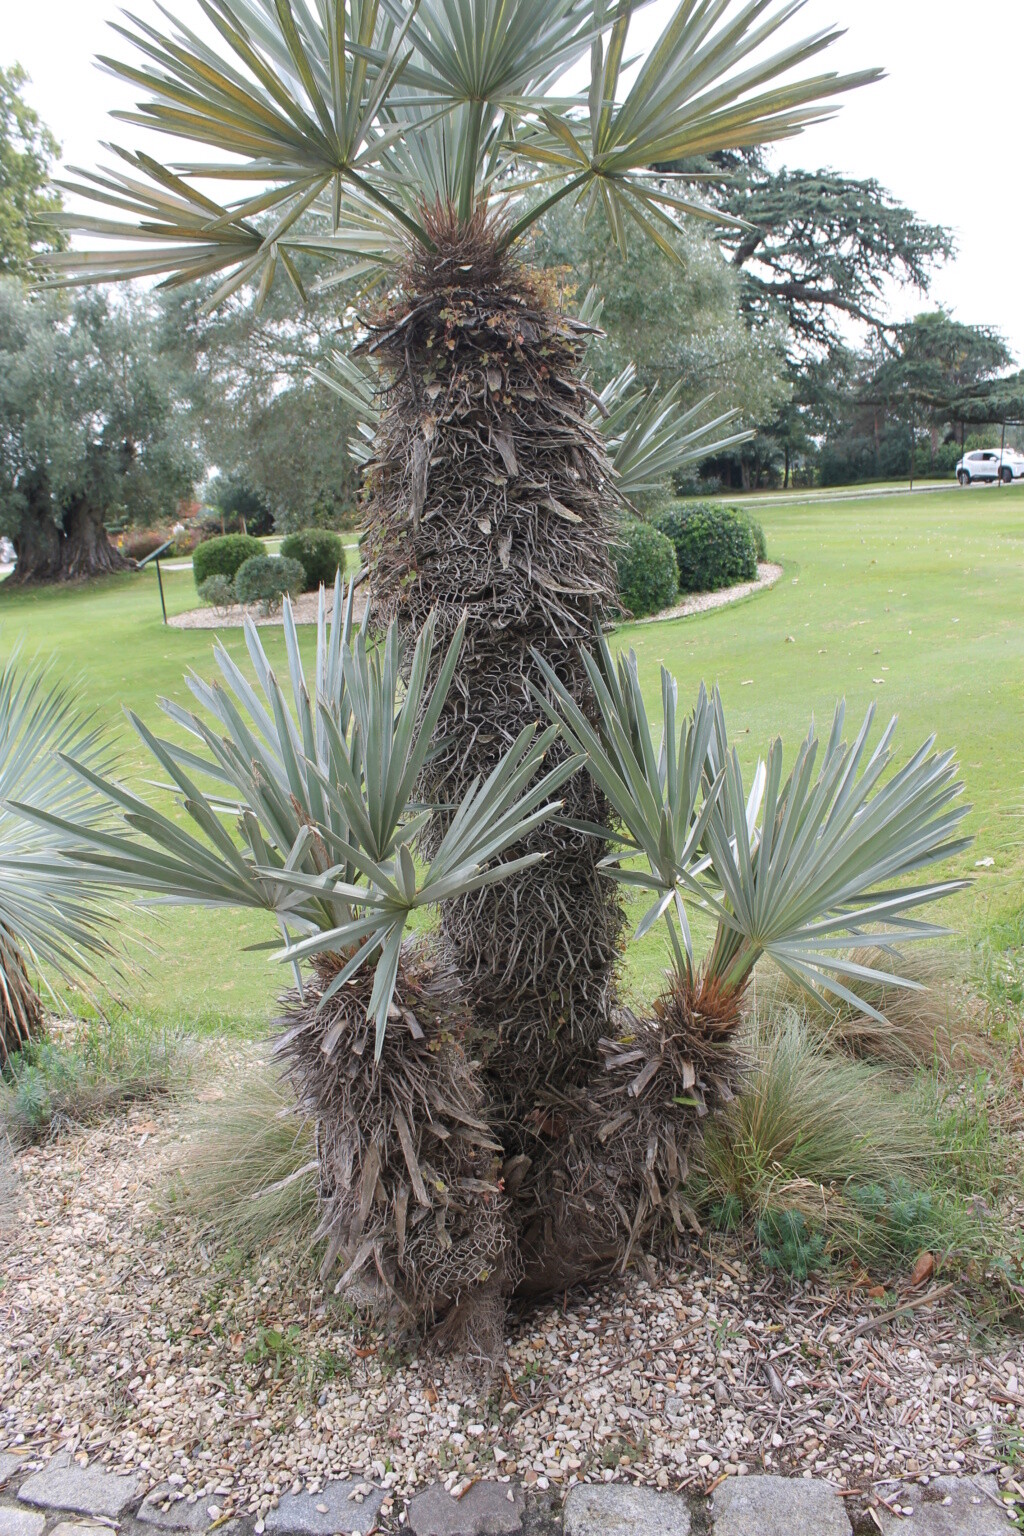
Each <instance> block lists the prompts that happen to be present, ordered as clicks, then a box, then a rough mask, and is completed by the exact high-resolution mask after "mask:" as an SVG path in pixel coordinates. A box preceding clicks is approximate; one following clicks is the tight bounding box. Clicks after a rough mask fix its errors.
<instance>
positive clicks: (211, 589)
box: [199, 571, 235, 608]
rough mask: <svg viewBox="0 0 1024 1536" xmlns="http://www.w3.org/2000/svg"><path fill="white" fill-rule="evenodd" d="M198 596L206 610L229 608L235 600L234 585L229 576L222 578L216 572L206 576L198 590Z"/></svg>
mask: <svg viewBox="0 0 1024 1536" xmlns="http://www.w3.org/2000/svg"><path fill="white" fill-rule="evenodd" d="M199 596H200V597H201V598H202V600H203V602H204V603H205V604H206V606H207V607H208V608H230V607H231V604H232V603H233V602H234V600H235V584H234V582H233V581H232V580H231V577H230V576H222V575H221V574H220V572H219V571H217V572H215V573H214V575H212V576H207V578H206V580H205V581H204V582H203V584H202V585H201V586H200V588H199Z"/></svg>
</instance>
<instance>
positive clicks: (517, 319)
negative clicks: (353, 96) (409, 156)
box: [367, 223, 622, 1219]
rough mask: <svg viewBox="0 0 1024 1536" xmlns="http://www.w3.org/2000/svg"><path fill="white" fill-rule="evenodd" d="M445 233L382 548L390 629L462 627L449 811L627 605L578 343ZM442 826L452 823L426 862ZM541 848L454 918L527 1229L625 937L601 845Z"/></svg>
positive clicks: (383, 447) (437, 793)
mask: <svg viewBox="0 0 1024 1536" xmlns="http://www.w3.org/2000/svg"><path fill="white" fill-rule="evenodd" d="M432 233H434V234H435V239H436V244H437V251H436V253H435V254H432V255H431V256H427V255H426V254H422V255H420V256H419V257H418V258H417V260H416V262H415V264H414V265H413V266H412V268H411V270H410V272H409V274H408V280H407V284H406V297H405V300H404V302H403V303H402V304H401V305H400V307H398V308H397V309H396V310H394V311H392V312H391V313H389V314H388V315H387V316H386V317H385V318H384V319H383V320H382V322H381V323H380V325H379V326H378V327H377V329H376V335H375V339H374V341H373V342H372V347H373V349H374V351H375V352H376V355H377V357H378V359H379V360H380V362H381V363H382V364H383V367H384V375H385V397H384V406H385V410H384V414H383V419H382V423H381V427H380V432H379V436H378V441H377V445H376V453H375V457H374V461H373V463H372V465H371V468H370V478H369V489H370V519H369V538H368V541H367V548H368V553H369V564H370V573H371V577H370V579H371V591H372V597H373V605H374V608H373V611H374V614H375V616H376V618H378V619H379V620H380V621H381V622H388V621H390V619H391V618H393V617H395V616H397V617H398V618H399V620H400V622H401V623H402V625H403V626H404V627H405V628H406V629H407V630H408V632H410V633H413V632H415V631H416V630H418V629H419V627H420V626H421V625H422V624H423V622H424V620H425V619H426V617H427V615H428V613H429V612H430V611H431V609H436V610H437V613H438V635H439V638H443V637H444V636H446V635H448V634H450V633H451V632H452V631H453V630H454V629H455V627H456V625H457V624H458V623H459V620H460V619H461V617H462V615H463V613H464V612H465V613H466V614H467V616H468V624H467V630H466V640H465V644H464V648H463V653H462V659H461V662H460V670H459V672H458V674H457V675H456V680H455V685H454V686H453V688H452V690H451V693H450V695H449V702H448V705H447V707H446V711H445V714H444V716H443V717H442V720H441V722H440V724H439V727H438V732H437V736H438V741H439V745H440V750H439V753H438V755H437V756H436V757H435V758H434V759H433V761H432V762H431V764H430V766H429V769H428V771H427V773H426V774H425V776H424V783H423V790H424V793H425V795H427V796H429V797H430V798H431V799H432V800H435V801H440V802H448V803H453V802H457V801H458V799H459V798H460V797H461V796H462V795H463V794H464V793H465V791H466V790H467V788H468V787H469V786H470V784H471V783H472V781H473V780H474V779H475V778H476V777H477V776H478V775H485V774H487V773H488V772H489V771H490V770H491V769H492V768H493V767H494V765H495V763H496V762H497V760H498V758H499V757H500V755H501V754H502V753H503V752H504V751H505V750H506V748H507V747H508V746H509V745H510V744H511V743H512V741H513V740H514V739H515V737H516V735H517V733H518V732H519V731H520V730H521V729H522V728H523V727H524V726H525V725H527V724H529V723H530V722H532V721H536V720H537V718H538V714H539V710H538V706H537V704H536V702H535V700H534V698H533V696H532V694H531V684H534V685H537V686H539V685H540V683H541V678H540V674H539V672H538V669H537V667H536V665H535V662H534V660H533V656H532V651H533V650H534V649H536V650H537V651H539V652H541V653H542V654H543V655H544V657H545V659H546V660H547V661H548V662H549V663H550V664H551V665H552V666H554V667H555V669H556V670H557V671H558V672H559V674H560V675H561V677H562V678H563V679H564V680H565V681H566V683H567V684H568V685H569V687H570V688H571V689H572V691H573V693H574V694H575V696H576V697H577V698H578V699H579V700H580V701H581V702H582V703H583V705H584V707H586V701H587V700H588V698H589V685H588V683H587V681H586V674H585V672H584V670H583V667H582V665H581V662H580V659H579V653H578V649H577V647H578V644H579V643H580V642H583V643H586V642H587V641H588V638H589V636H590V635H591V634H592V633H593V625H594V622H595V620H599V619H601V617H602V616H603V615H604V613H605V612H606V611H607V610H608V608H609V607H610V605H611V602H612V600H613V597H614V569H613V565H612V559H611V551H612V546H613V540H614V524H613V520H612V517H611V493H610V489H609V487H610V482H611V472H610V466H609V463H608V460H607V457H606V454H605V451H604V447H603V444H602V441H601V439H600V437H599V435H597V434H596V433H595V432H594V431H593V430H592V429H591V428H590V427H589V426H588V424H587V422H586V401H585V395H584V393H583V392H582V391H581V389H580V385H579V371H580V366H581V362H582V358H583V354H584V352H585V349H586V342H587V333H586V330H585V328H584V327H583V326H581V325H579V324H578V323H577V322H575V321H572V320H569V319H566V318H565V317H563V316H561V315H559V314H558V313H556V312H555V311H554V310H553V308H551V307H550V304H549V302H548V301H547V299H546V296H545V295H544V294H543V293H542V292H541V290H540V286H539V282H538V280H537V279H536V278H533V277H531V276H530V275H529V274H527V273H526V272H524V271H523V270H522V269H520V268H518V267H517V266H515V265H514V264H513V263H512V262H511V261H509V260H508V259H507V258H506V257H504V256H502V255H501V254H499V252H498V251H497V249H496V246H495V242H494V237H493V231H492V230H490V229H488V228H487V227H486V226H484V225H482V224H481V223H476V224H474V225H473V226H471V227H469V228H462V229H458V228H453V227H452V226H451V225H448V226H447V227H445V226H444V225H443V223H439V224H438V227H437V228H436V229H435V230H434V231H432ZM563 796H564V814H565V816H566V817H568V818H573V819H575V820H579V821H586V822H591V823H593V822H603V821H606V820H607V810H606V806H605V804H604V802H603V800H602V798H601V796H600V795H599V794H598V792H597V791H596V790H595V788H594V786H593V784H592V783H591V781H590V779H589V776H587V775H586V774H582V773H581V774H578V775H577V776H576V777H575V778H574V779H573V780H571V781H570V783H569V784H568V786H567V787H566V789H565V791H564V792H563ZM445 824H446V818H445V816H444V815H443V813H442V814H441V815H439V816H437V817H436V819H435V824H434V826H433V827H432V828H431V829H430V831H429V833H428V840H430V841H432V842H434V843H436V841H437V840H438V839H439V838H440V836H441V835H443V831H444V827H445ZM528 846H529V847H531V848H534V849H537V850H539V851H542V852H543V853H544V854H545V855H546V857H545V859H544V861H543V862H542V863H540V864H537V865H535V866H534V867H533V868H532V869H530V870H528V871H526V872H525V873H524V874H521V875H519V876H518V877H515V878H513V879H511V880H509V881H508V882H506V883H505V884H503V885H500V886H497V887H493V888H491V889H489V890H487V891H485V892H482V893H480V894H479V895H476V896H473V897H471V898H469V899H467V900H465V901H463V902H460V903H452V904H450V905H448V906H446V907H445V909H444V910H443V912H442V917H441V944H442V946H443V948H444V952H445V957H446V959H447V960H448V962H449V963H451V964H452V966H453V968H454V970H455V971H456V972H457V974H458V975H459V977H460V978H461V980H462V982H463V984H464V986H465V987H466V989H467V993H468V996H469V999H470V1002H471V1004H472V1008H473V1013H474V1017H475V1020H476V1027H477V1030H478V1032H479V1042H478V1046H477V1049H478V1051H479V1053H480V1056H481V1059H482V1065H483V1081H484V1083H485V1086H486V1088H487V1091H488V1095H489V1100H490V1102H489V1104H488V1110H489V1117H490V1120H491V1123H492V1124H494V1125H495V1126H496V1128H497V1130H498V1133H499V1134H500V1136H501V1139H502V1143H503V1146H504V1151H505V1160H506V1170H507V1173H508V1177H509V1179H510V1180H511V1181H512V1182H514V1183H515V1185H516V1189H517V1191H518V1193H519V1198H520V1203H521V1206H522V1209H523V1211H524V1213H525V1212H526V1211H527V1210H529V1209H530V1208H532V1207H533V1206H534V1205H535V1203H536V1201H535V1192H533V1191H532V1188H531V1184H532V1178H531V1175H530V1173H529V1172H528V1171H527V1169H528V1167H529V1166H532V1167H533V1168H534V1170H537V1169H539V1168H540V1166H541V1164H542V1163H543V1162H544V1160H545V1158H546V1156H547V1150H548V1147H549V1144H550V1141H551V1139H552V1134H553V1127H554V1126H555V1124H556V1120H555V1119H554V1118H553V1115H552V1110H551V1105H552V1103H553V1102H560V1101H562V1100H564V1098H565V1096H566V1095H569V1096H570V1098H571V1097H572V1096H573V1095H574V1094H576V1093H579V1092H582V1091H583V1090H584V1089H585V1087H586V1085H587V1083H588V1082H589V1081H590V1080H591V1079H592V1078H593V1076H594V1073H595V1071H599V1070H600V1053H599V1050H598V1042H599V1040H600V1039H601V1038H602V1037H603V1036H606V1035H607V1034H608V1033H609V1021H610V1017H611V1008H612V998H613V980H614V975H613V971H614V963H615V957H616V946H617V940H618V937H619V934H620V931H621V924H622V914H621V908H620V904H619V900H618V896H617V893H616V889H615V886H614V885H613V884H612V882H611V881H609V880H607V879H606V878H605V877H604V876H602V874H601V873H600V872H599V870H598V863H599V860H600V859H601V857H602V855H603V853H604V852H605V848H604V845H603V843H602V842H601V841H600V840H599V839H596V838H594V837H591V836H589V835H587V834H585V833H583V832H577V831H575V830H573V829H571V828H568V827H564V826H556V825H551V824H548V825H547V826H545V827H543V828H542V829H540V830H539V831H537V832H536V833H535V834H534V835H533V837H532V838H531V839H530V842H529V845H528ZM517 851H518V850H517ZM559 1123H560V1122H559ZM527 1160H528V1162H527ZM510 1170H511V1171H510ZM513 1174H514V1178H513ZM524 1219H525V1216H524Z"/></svg>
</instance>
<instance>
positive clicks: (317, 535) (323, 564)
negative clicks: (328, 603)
mask: <svg viewBox="0 0 1024 1536" xmlns="http://www.w3.org/2000/svg"><path fill="white" fill-rule="evenodd" d="M281 557H282V559H286V560H297V561H298V562H299V564H300V565H301V566H302V569H303V571H304V573H305V580H304V584H303V591H304V592H315V591H316V589H317V587H333V585H334V578H335V576H336V575H337V574H338V572H339V571H340V572H341V573H342V575H344V574H345V546H344V544H343V543H342V541H341V539H340V538H339V537H338V535H337V534H336V533H331V532H330V530H329V529H326V528H304V529H302V530H301V531H300V532H299V533H289V534H287V535H286V536H285V537H284V538H283V539H282V540H281Z"/></svg>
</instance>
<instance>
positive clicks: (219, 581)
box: [199, 556, 259, 608]
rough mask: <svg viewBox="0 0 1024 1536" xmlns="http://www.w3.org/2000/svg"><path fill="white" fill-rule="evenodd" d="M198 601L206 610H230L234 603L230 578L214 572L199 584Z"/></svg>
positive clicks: (232, 584) (233, 587) (233, 589)
mask: <svg viewBox="0 0 1024 1536" xmlns="http://www.w3.org/2000/svg"><path fill="white" fill-rule="evenodd" d="M256 558H257V559H258V558H259V556H257V557H256ZM199 599H200V601H201V602H203V603H205V604H206V606H207V607H208V608H230V607H231V605H232V603H233V602H234V601H235V584H234V582H233V581H232V579H231V577H230V576H224V575H223V574H222V573H221V572H220V571H215V572H214V574H213V575H212V576H207V578H206V580H205V581H203V582H200V584H199Z"/></svg>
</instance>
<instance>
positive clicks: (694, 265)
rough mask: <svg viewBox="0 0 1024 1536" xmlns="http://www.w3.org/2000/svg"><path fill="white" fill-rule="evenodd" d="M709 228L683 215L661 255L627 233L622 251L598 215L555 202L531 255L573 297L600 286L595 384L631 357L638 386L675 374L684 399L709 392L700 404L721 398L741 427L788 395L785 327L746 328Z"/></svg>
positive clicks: (732, 277) (736, 283)
mask: <svg viewBox="0 0 1024 1536" xmlns="http://www.w3.org/2000/svg"><path fill="white" fill-rule="evenodd" d="M710 229H711V226H709V225H708V224H706V223H704V222H698V221H696V220H695V221H693V222H691V223H690V224H689V225H688V226H687V227H686V228H685V229H684V230H683V231H682V232H681V233H680V234H679V235H678V236H677V237H676V240H675V242H674V246H673V253H672V254H671V255H669V254H668V253H666V252H665V251H662V250H660V249H659V248H658V247H657V246H653V247H652V246H651V245H650V244H644V243H639V242H634V243H633V244H632V245H630V246H629V248H628V250H627V252H626V255H625V256H623V255H622V253H621V252H620V251H619V250H617V249H616V247H615V246H614V245H612V244H611V243H610V242H609V240H608V234H607V230H606V229H605V228H604V226H603V225H602V224H601V223H599V222H598V221H597V220H596V219H592V220H590V221H589V223H588V222H587V221H586V220H585V219H584V215H583V212H582V210H581V209H579V208H578V207H574V206H572V205H571V204H569V203H566V202H563V203H560V204H558V205H557V207H555V208H553V209H552V210H551V211H550V212H549V213H548V214H547V215H545V218H544V220H543V222H542V223H541V225H540V226H539V228H538V230H537V233H536V236H535V240H534V260H535V261H536V263H537V265H538V266H540V267H542V268H546V269H551V270H554V271H555V272H556V273H559V274H560V275H562V274H564V276H563V277H562V280H563V281H566V280H567V281H569V282H570V283H571V284H573V285H574V286H575V290H576V295H577V298H582V297H583V295H584V294H586V293H587V292H588V290H590V289H594V290H595V291H596V292H597V293H599V294H600V296H601V301H602V309H601V329H602V331H603V332H604V335H603V336H601V337H599V338H597V339H596V340H595V342H594V344H593V346H592V347H591V349H590V354H589V358H588V361H589V363H590V366H591V370H592V373H593V376H594V379H595V382H596V384H597V385H598V387H600V388H603V387H604V385H605V384H607V383H608V381H609V380H610V379H611V378H613V377H614V376H615V375H616V374H618V373H620V372H621V371H622V369H624V368H626V367H628V366H629V365H630V364H632V365H633V366H634V367H635V368H636V376H637V380H638V382H639V383H640V384H641V385H642V386H644V387H645V388H653V387H655V386H660V387H661V388H668V387H671V386H672V385H673V384H676V383H678V384H679V385H680V387H681V390H682V396H683V398H684V399H685V400H686V401H687V403H689V404H695V403H696V402H697V401H698V400H701V399H703V398H704V397H705V396H708V395H713V396H714V400H713V401H712V402H711V405H710V410H712V411H714V410H716V409H717V410H721V409H722V406H723V405H725V404H727V405H729V406H731V407H732V408H733V409H735V411H736V412H737V418H738V420H737V425H739V426H743V427H749V426H753V425H754V424H755V423H757V422H759V421H763V420H765V419H766V418H769V417H771V415H772V414H773V412H774V411H775V410H776V408H777V407H778V406H779V405H780V404H781V403H782V402H783V401H785V400H786V399H787V397H788V395H789V384H788V382H787V379H786V375H785V355H784V352H783V344H784V340H785V334H784V330H783V327H782V324H781V322H775V323H772V322H771V321H769V322H768V323H766V324H765V325H763V326H760V327H758V328H757V329H756V330H754V331H750V330H749V329H748V327H747V326H746V324H745V323H744V318H743V315H742V313H741V310H740V293H741V284H740V280H739V278H738V277H737V275H736V273H735V272H734V271H733V270H732V268H731V267H730V266H729V264H728V263H727V262H726V261H724V260H723V258H722V252H721V249H720V247H719V245H718V243H717V242H716V240H715V238H714V236H713V235H712V234H711V232H710Z"/></svg>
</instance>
